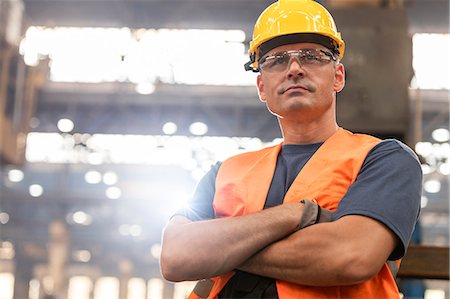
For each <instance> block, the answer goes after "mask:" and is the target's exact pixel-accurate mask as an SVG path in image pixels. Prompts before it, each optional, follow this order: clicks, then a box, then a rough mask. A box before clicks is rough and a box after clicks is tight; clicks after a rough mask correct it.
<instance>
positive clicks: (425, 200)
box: [420, 196, 428, 209]
mask: <svg viewBox="0 0 450 299" xmlns="http://www.w3.org/2000/svg"><path fill="white" fill-rule="evenodd" d="M427 205H428V197H426V196H422V198H421V199H420V207H421V208H422V209H423V208H425V207H426V206H427Z"/></svg>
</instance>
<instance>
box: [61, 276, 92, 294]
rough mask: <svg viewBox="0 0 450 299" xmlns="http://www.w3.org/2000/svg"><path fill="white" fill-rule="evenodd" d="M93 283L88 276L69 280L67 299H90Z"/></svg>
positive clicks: (74, 277)
mask: <svg viewBox="0 0 450 299" xmlns="http://www.w3.org/2000/svg"><path fill="white" fill-rule="evenodd" d="M92 287H93V284H92V281H91V279H90V278H89V277H88V276H73V277H71V278H70V280H69V290H68V296H67V299H79V298H90V294H91V291H92Z"/></svg>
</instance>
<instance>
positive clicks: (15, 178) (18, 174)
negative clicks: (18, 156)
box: [8, 169, 24, 183]
mask: <svg viewBox="0 0 450 299" xmlns="http://www.w3.org/2000/svg"><path fill="white" fill-rule="evenodd" d="M23 178H24V174H23V171H22V170H19V169H11V170H10V171H8V179H9V180H10V181H11V182H13V183H18V182H20V181H22V180H23Z"/></svg>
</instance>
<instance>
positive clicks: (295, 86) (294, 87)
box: [283, 84, 311, 93]
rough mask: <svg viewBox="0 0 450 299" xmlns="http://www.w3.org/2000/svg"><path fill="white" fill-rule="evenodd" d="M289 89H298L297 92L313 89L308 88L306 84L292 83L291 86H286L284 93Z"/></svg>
mask: <svg viewBox="0 0 450 299" xmlns="http://www.w3.org/2000/svg"><path fill="white" fill-rule="evenodd" d="M288 91H297V92H305V91H311V90H310V88H308V87H307V86H305V85H298V84H296V85H292V86H289V87H288V88H286V89H285V90H284V91H283V93H285V92H288Z"/></svg>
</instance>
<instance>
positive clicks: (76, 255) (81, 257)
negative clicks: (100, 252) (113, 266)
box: [72, 250, 91, 263]
mask: <svg viewBox="0 0 450 299" xmlns="http://www.w3.org/2000/svg"><path fill="white" fill-rule="evenodd" d="M72 258H73V259H74V260H75V261H77V262H83V263H87V262H89V261H90V260H91V253H90V252H89V251H88V250H75V251H74V252H73V253H72Z"/></svg>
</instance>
